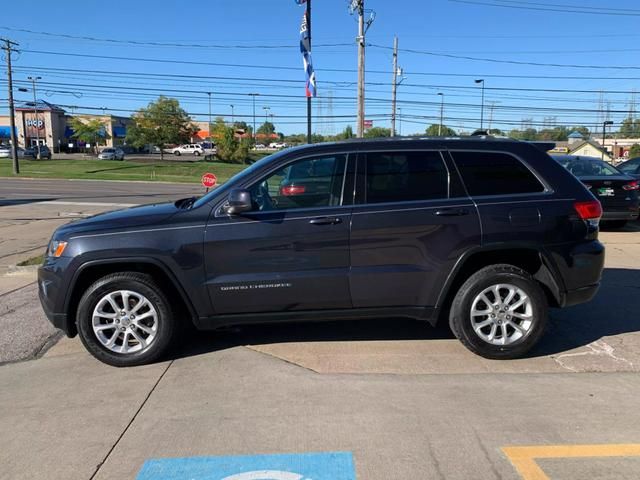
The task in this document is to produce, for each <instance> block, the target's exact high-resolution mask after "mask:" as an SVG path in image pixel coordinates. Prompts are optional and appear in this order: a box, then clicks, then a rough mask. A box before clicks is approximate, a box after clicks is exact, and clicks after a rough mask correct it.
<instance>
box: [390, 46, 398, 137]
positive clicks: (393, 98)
mask: <svg viewBox="0 0 640 480" xmlns="http://www.w3.org/2000/svg"><path fill="white" fill-rule="evenodd" d="M397 89H398V37H397V36H394V37H393V81H392V83H391V136H392V137H395V136H396V91H397Z"/></svg>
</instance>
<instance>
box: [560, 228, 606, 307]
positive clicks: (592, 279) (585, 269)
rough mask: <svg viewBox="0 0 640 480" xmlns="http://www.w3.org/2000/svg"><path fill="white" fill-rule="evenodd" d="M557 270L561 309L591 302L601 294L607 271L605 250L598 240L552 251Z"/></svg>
mask: <svg viewBox="0 0 640 480" xmlns="http://www.w3.org/2000/svg"><path fill="white" fill-rule="evenodd" d="M550 253H551V258H552V259H553V261H554V263H555V267H556V268H557V274H558V275H556V279H561V280H562V284H559V285H558V286H559V287H560V295H559V298H558V304H559V306H560V307H569V306H571V305H577V304H578V303H584V302H588V301H589V300H591V299H592V298H593V297H594V296H595V294H596V293H597V291H598V288H599V286H600V279H601V277H602V271H603V269H604V255H605V248H604V245H602V244H601V243H600V242H599V241H597V240H591V241H588V242H583V243H579V244H577V245H575V244H573V245H562V246H557V247H555V248H552V249H551V250H550Z"/></svg>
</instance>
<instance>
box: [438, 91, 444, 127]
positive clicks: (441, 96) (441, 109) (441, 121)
mask: <svg viewBox="0 0 640 480" xmlns="http://www.w3.org/2000/svg"><path fill="white" fill-rule="evenodd" d="M438 95H439V96H440V124H439V125H438V136H439V137H441V136H442V124H443V116H444V93H442V92H438Z"/></svg>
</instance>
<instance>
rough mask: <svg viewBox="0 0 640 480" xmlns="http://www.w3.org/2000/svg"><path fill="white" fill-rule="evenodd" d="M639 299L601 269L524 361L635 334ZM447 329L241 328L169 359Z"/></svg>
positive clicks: (445, 331)
mask: <svg viewBox="0 0 640 480" xmlns="http://www.w3.org/2000/svg"><path fill="white" fill-rule="evenodd" d="M638 294H640V270H630V269H629V270H628V269H619V268H609V269H606V270H605V272H604V275H603V282H602V286H601V288H600V291H599V292H598V294H597V295H596V298H594V299H593V300H592V301H591V302H589V303H587V304H584V305H578V306H575V307H570V308H567V309H562V310H558V309H554V310H552V311H551V316H550V321H549V325H548V328H547V332H546V334H545V336H544V337H543V339H542V341H541V342H540V344H539V345H538V346H537V347H536V348H535V349H534V350H533V351H532V352H531V353H530V354H529V355H528V357H529V358H531V357H540V356H546V355H552V354H558V353H562V352H566V351H568V350H572V349H574V348H578V347H582V346H585V345H587V344H589V343H591V342H594V341H596V340H599V339H601V338H602V337H606V336H611V335H619V334H623V333H629V332H636V331H640V322H637V321H635V320H634V319H635V318H636V316H637V309H636V298H637V295H638ZM453 338H454V336H453V334H452V333H451V331H450V330H449V327H448V325H447V324H445V323H442V324H440V325H438V326H436V327H435V328H432V327H430V326H429V325H427V324H425V323H423V322H419V321H415V320H410V319H403V318H387V319H372V320H357V321H355V320H354V321H333V322H331V321H327V322H309V323H303V322H299V323H286V324H285V323H283V324H270V325H243V326H241V327H237V328H229V329H223V330H219V331H207V332H189V333H188V334H185V335H184V337H183V340H182V342H180V344H179V345H177V346H176V347H175V348H174V349H173V351H172V352H171V354H170V358H173V359H176V358H182V357H188V356H192V355H198V354H202V353H208V352H213V351H217V350H224V349H227V348H232V347H236V346H240V345H265V344H273V343H288V342H334V341H354V342H357V341H367V340H369V341H371V340H378V341H397V340H424V341H427V342H428V341H429V340H441V339H453Z"/></svg>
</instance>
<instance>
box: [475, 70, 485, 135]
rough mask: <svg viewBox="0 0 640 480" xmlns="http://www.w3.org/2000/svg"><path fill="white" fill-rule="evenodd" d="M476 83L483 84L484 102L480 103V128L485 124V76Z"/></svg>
mask: <svg viewBox="0 0 640 480" xmlns="http://www.w3.org/2000/svg"><path fill="white" fill-rule="evenodd" d="M476 83H481V84H482V103H481V104H480V130H482V127H483V126H484V78H480V79H478V80H476Z"/></svg>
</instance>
